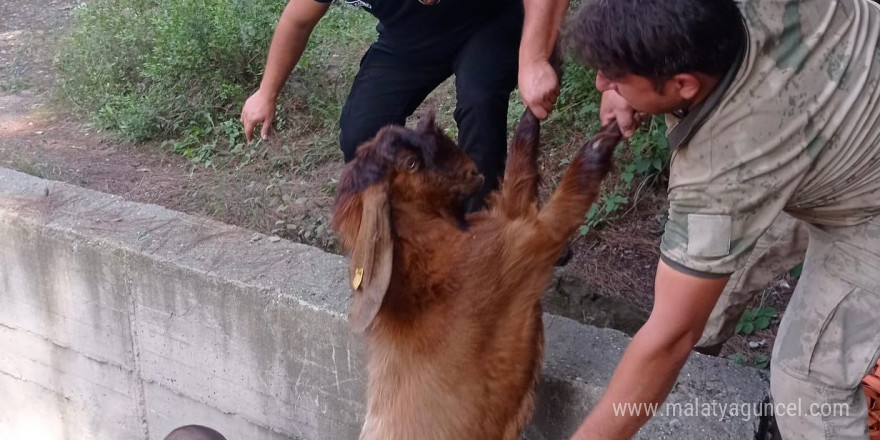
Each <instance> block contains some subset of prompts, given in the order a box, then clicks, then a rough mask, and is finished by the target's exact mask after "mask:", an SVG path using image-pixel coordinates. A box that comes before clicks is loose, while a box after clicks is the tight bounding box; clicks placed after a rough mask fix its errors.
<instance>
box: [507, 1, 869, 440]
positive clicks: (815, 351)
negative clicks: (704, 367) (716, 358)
mask: <svg viewBox="0 0 880 440" xmlns="http://www.w3.org/2000/svg"><path fill="white" fill-rule="evenodd" d="M587 2H588V3H587V4H585V5H584V8H583V9H582V10H581V11H580V12H579V13H578V14H577V15H576V17H575V18H574V20H573V22H572V23H571V27H570V34H571V35H570V36H571V38H572V41H573V43H574V44H573V47H574V48H575V52H576V55H577V56H578V57H579V58H580V59H581V61H582V62H584V63H585V64H588V65H591V66H593V67H595V68H596V69H597V71H598V75H597V80H596V85H597V87H598V88H599V89H600V90H601V91H602V92H603V103H602V111H601V113H602V117H603V122H608V121H610V120H611V119H617V121H618V122H619V123H620V124H621V125H622V127H623V130H624V131H625V133H631V132H632V130H633V128H634V126H635V123H634V122H633V121H634V120H637V119H638V118H637V115H638V114H639V113H647V114H661V113H662V114H667V121H668V123H669V126H670V131H669V134H668V138H669V141H670V145H671V146H672V148H673V153H672V159H671V164H670V182H669V192H668V198H669V221H668V222H667V224H666V230H665V233H664V235H663V238H662V241H661V254H662V257H661V261H660V262H659V264H658V269H657V277H656V281H655V302H654V309H653V311H652V314H651V317H650V318H649V320H648V322H647V323H646V324H645V326H644V327H643V328H642V329H641V330H640V331H639V332H638V334H636V336H635V337H634V338H633V341H632V343H631V344H630V346H629V347H628V348H627V350H626V352H625V353H624V355H623V358H622V359H621V361H620V364H619V365H618V367H617V370H616V371H615V374H614V376H613V377H612V379H611V382H610V383H609V385H608V389H607V391H606V393H605V395H604V396H603V397H602V399H601V400H600V401H599V402H598V404H597V405H596V407H595V408H593V410H592V412H591V413H590V415H589V416H588V417H587V419H586V420H585V422H584V424H583V425H582V426H581V428H580V429H579V430H578V432H577V433H576V434H575V438H578V439H588V438H590V439H593V438H596V439H617V438H629V437H631V436H632V435H634V434H635V433H636V432H637V430H638V429H639V427H640V426H641V425H642V424H644V423H645V421H647V419H648V417H649V416H648V415H646V414H644V413H642V414H638V415H636V414H627V415H620V414H615V412H614V410H613V407H614V404H615V403H621V402H632V403H642V402H644V403H655V402H662V401H664V400H665V398H666V396H667V394H668V393H669V390H670V389H671V387H672V385H673V384H674V382H675V379H676V377H677V375H678V373H679V371H680V369H681V367H682V365H683V364H684V362H685V361H686V359H687V357H688V355H689V353H690V352H691V349H692V348H693V346H694V345H695V344H696V343H697V342H698V341H699V340H700V336H701V334H702V333H703V329H704V326H705V324H706V322H707V320H708V318H709V316H710V313H711V311H712V309H713V307H714V306H715V304H716V302H717V301H718V298H719V296H720V294H721V292H722V290H723V289H724V287H725V285H726V284H727V283H728V280H729V279H730V278H731V274H734V273H735V272H737V271H738V270H740V269H742V268H743V267H744V266H745V265H746V264H747V260H748V259H749V256H750V255H752V256H753V257H754V258H757V259H760V255H759V254H760V253H761V251H760V250H759V251H758V254H755V253H754V252H753V249H754V248H755V246H756V243H757V242H759V241H760V240H761V237H762V235H763V234H764V233H765V232H766V231H767V230H768V228H770V227H771V225H772V224H773V223H774V221H775V220H776V219H777V218H778V217H779V216H780V215H781V214H782V213H783V212H785V214H787V215H790V216H792V217H793V218H795V219H797V220H798V221H800V222H803V224H804V225H805V226H804V227H805V228H806V229H807V230H808V231H809V247H808V250H807V254H806V260H805V263H804V271H803V274H802V276H801V280H800V282H799V283H798V286H797V288H796V290H795V292H794V295H793V297H792V299H791V302H790V303H789V306H788V309H787V311H786V313H785V316H784V317H783V319H782V322H781V324H780V329H779V333H778V336H777V340H776V344H775V346H774V353H773V359H772V365H771V393H772V397H773V399H774V403H775V404H776V409H777V410H780V409H784V410H785V411H782V412H777V414H776V415H777V421H778V423H779V427H780V431H781V432H782V434H783V436H784V437H785V438H791V439H821V438H825V439H832V438H833V439H867V438H868V437H867V420H866V405H865V398H864V395H863V394H862V392H861V390H860V388H859V381H860V380H861V378H862V377H863V376H864V375H865V374H866V373H867V372H868V370H869V368H870V367H871V366H872V365H873V364H874V363H875V361H876V359H877V357H878V352H880V87H878V84H880V43H878V40H880V5H878V4H876V3H874V2H871V1H869V0H745V1H744V2H742V3H740V4H737V3H735V2H734V1H733V0H712V1H706V0H587ZM552 3H565V1H564V0H555V1H553V2H552ZM550 9H552V8H549V7H548V8H545V10H544V11H545V12H546V11H547V10H550ZM553 10H554V11H558V10H559V9H558V8H557V9H553ZM562 10H564V8H562ZM535 11H537V9H532V10H530V9H529V5H528V4H527V5H526V24H527V25H528V23H529V21H530V19H531V20H536V19H535V18H534V15H535V13H536V12H535ZM539 12H540V11H539ZM530 15H531V18H530ZM527 28H528V26H527ZM527 37H528V35H527V34H524V38H527ZM526 96H538V97H541V96H544V97H545V98H546V99H543V100H542V99H535V100H529V99H526ZM548 96H549V98H547V97H548ZM552 98H553V95H552V93H542V92H541V91H540V90H538V91H535V90H532V91H531V92H529V93H528V94H524V100H525V101H526V104H527V105H529V106H530V107H532V106H536V107H544V108H545V109H546V106H547V102H550V104H551V105H552ZM637 112H638V113H637ZM769 241H771V242H772V240H769ZM646 372H650V374H646ZM733 403H735V402H733Z"/></svg>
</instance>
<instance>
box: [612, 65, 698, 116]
mask: <svg viewBox="0 0 880 440" xmlns="http://www.w3.org/2000/svg"><path fill="white" fill-rule="evenodd" d="M676 86H677V84H676V83H675V81H674V80H669V81H667V82H665V83H664V84H663V87H662V88H660V90H658V89H657V87H656V85H655V84H654V82H653V81H651V80H649V79H648V78H645V77H643V76H638V75H632V74H629V75H625V76H623V77H620V78H617V79H614V80H612V79H609V78H608V77H606V76H605V75H604V74H602V71H599V72H598V73H597V75H596V88H597V89H599V91H600V92H606V91H609V90H614V91H616V92H617V93H618V94H619V95H620V96H622V97H623V99H626V100H627V101H628V102H629V104H630V105H631V106H632V108H634V109H635V110H636V111H638V112H642V113H647V114H652V115H655V114H661V113H671V112H674V111H676V110H679V109H681V108H685V107H687V106H688V101H687V100H686V99H684V98H683V97H682V96H681V94H680V93H679V90H678V88H677V87H676Z"/></svg>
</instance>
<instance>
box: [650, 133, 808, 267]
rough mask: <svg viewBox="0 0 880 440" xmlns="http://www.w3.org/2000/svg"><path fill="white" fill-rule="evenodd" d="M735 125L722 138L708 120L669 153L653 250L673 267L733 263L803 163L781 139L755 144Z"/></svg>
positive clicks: (776, 208) (789, 190) (778, 207)
mask: <svg viewBox="0 0 880 440" xmlns="http://www.w3.org/2000/svg"><path fill="white" fill-rule="evenodd" d="M741 128H742V127H740V130H731V133H730V134H729V135H728V134H727V133H723V132H722V133H717V132H716V133H712V132H713V131H716V130H714V129H713V128H712V126H711V125H710V126H708V127H704V128H703V129H702V130H701V131H706V132H707V133H705V134H698V135H696V136H695V137H694V138H693V139H692V141H691V142H689V145H688V146H683V147H681V148H678V149H676V150H675V153H674V155H673V158H672V163H671V166H670V182H669V193H668V199H669V218H668V220H667V223H666V229H665V232H664V234H663V238H662V240H661V244H660V250H661V255H662V258H663V261H664V262H666V263H667V264H669V265H670V266H672V267H673V268H675V269H676V270H678V271H680V272H684V273H688V274H691V275H695V276H700V277H704V278H705V277H720V276H725V275H729V274H731V273H733V272H735V271H736V270H737V269H739V268H741V267H742V266H743V265H744V264H745V262H746V259H747V258H748V254H749V252H750V251H751V249H752V247H754V245H755V243H756V242H757V240H758V238H759V237H760V236H761V234H763V233H764V231H765V230H766V229H767V228H768V227H770V225H771V224H772V223H773V220H774V219H775V218H776V216H777V215H778V214H779V213H780V212H781V211H782V210H783V209H784V208H785V206H786V203H787V202H788V200H789V199H790V198H791V195H792V194H793V192H794V190H795V189H796V187H797V186H798V185H799V183H800V180H801V177H802V176H803V174H804V173H803V172H804V170H805V167H806V166H808V163H807V162H805V161H803V160H802V159H803V156H802V155H800V154H799V153H798V152H796V151H792V148H791V146H790V144H787V143H786V142H785V141H784V140H781V139H780V141H781V142H774V141H775V140H776V139H773V137H772V136H770V137H765V138H763V139H761V141H758V139H755V138H754V137H752V136H750V135H748V134H746V133H748V131H744V130H742V129H741ZM751 133H752V134H755V132H754V131H752V132H751ZM768 139H769V141H768Z"/></svg>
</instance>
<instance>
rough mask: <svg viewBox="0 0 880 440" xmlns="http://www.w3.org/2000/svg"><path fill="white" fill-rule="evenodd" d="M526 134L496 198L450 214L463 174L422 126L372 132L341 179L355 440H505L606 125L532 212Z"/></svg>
mask: <svg viewBox="0 0 880 440" xmlns="http://www.w3.org/2000/svg"><path fill="white" fill-rule="evenodd" d="M538 138H539V122H538V120H537V119H536V118H535V117H534V116H533V115H532V114H531V112H529V111H528V110H527V111H526V113H525V114H524V115H523V117H522V119H521V120H520V122H519V125H518V127H517V129H516V133H515V135H514V139H513V142H512V143H511V147H510V152H509V154H508V160H507V167H506V173H505V176H504V180H503V181H502V183H501V189H500V190H499V191H497V192H495V193H493V194H492V195H490V199H489V202H488V207H487V209H485V210H483V211H480V212H476V213H473V214H468V215H467V216H465V215H463V211H462V200H464V199H465V197H466V196H467V195H469V194H471V193H473V192H474V191H476V190H477V188H479V187H480V184H481V183H482V178H481V177H480V176H479V174H478V173H477V171H476V167H475V165H474V163H473V162H472V161H471V160H470V159H469V158H468V157H467V155H465V153H464V152H462V151H461V149H460V148H459V147H458V146H457V145H456V144H455V142H453V141H452V140H451V139H449V138H448V137H447V136H446V135H445V134H444V133H443V131H442V130H441V129H440V128H439V127H437V126H436V125H435V123H434V119H433V115H429V116H427V117H423V118H422V120H421V121H420V123H419V126H418V128H417V129H416V130H410V129H407V128H404V127H399V126H388V127H385V128H383V129H382V130H381V131H380V132H379V133H378V134H377V135H376V136H375V137H374V138H373V139H372V140H370V141H369V142H367V143H365V144H364V145H362V146H361V147H360V148H359V150H358V152H357V156H356V158H355V159H354V160H353V161H352V162H350V163H349V164H348V165H347V166H346V168H345V169H344V170H343V172H342V177H341V179H340V184H339V187H338V193H337V199H336V204H335V206H334V212H333V227H334V229H335V230H336V232H337V234H338V235H339V237H340V238H341V242H342V246H343V249H344V250H345V251H346V253H348V254H349V256H350V271H349V272H350V273H349V275H350V281H351V283H352V286H351V287H352V290H353V302H352V308H351V312H350V316H349V318H350V321H351V324H352V326H353V328H354V329H355V331H358V332H365V336H366V343H367V350H368V358H369V359H368V365H367V369H368V377H369V383H368V388H367V415H366V420H365V423H364V426H363V430H362V432H361V436H360V438H361V439H362V440H378V439H382V440H403V439H413V440H415V439H418V440H430V439H437V440H440V439H444V440H445V439H450V440H451V439H455V440H460V439H487V440H492V439H502V440H515V439H516V438H517V437H518V436H519V434H520V432H521V431H522V429H523V427H524V426H525V424H526V422H527V421H528V419H529V417H530V416H531V413H532V410H533V408H534V389H535V385H536V383H537V380H538V377H539V373H540V368H541V363H542V359H543V344H544V336H543V325H542V321H541V303H540V298H541V294H542V293H543V292H544V291H545V289H546V288H547V286H548V283H549V279H550V277H551V275H552V272H553V265H554V262H555V261H556V259H557V258H558V257H559V256H560V254H561V253H562V251H563V249H564V246H565V243H566V241H567V240H568V238H569V237H570V236H571V235H572V234H573V233H574V232H575V230H576V229H577V227H578V226H579V225H580V224H581V222H582V221H583V219H584V215H585V214H586V212H587V210H588V209H589V207H590V205H591V204H592V203H593V201H594V199H595V198H596V195H597V193H598V191H599V188H600V184H601V181H602V179H603V178H604V176H605V175H606V174H607V172H608V170H609V168H610V166H611V156H612V152H613V150H614V147H615V146H616V145H617V143H618V142H619V141H620V131H619V129H618V128H617V125H616V124H612V125H609V126H608V127H605V128H604V129H603V130H602V131H601V132H600V133H599V134H598V135H597V136H596V137H594V138H593V139H592V140H590V141H588V142H587V143H586V144H585V145H584V146H583V147H581V149H580V150H579V151H578V153H577V154H576V156H575V157H574V160H573V161H572V162H571V165H570V166H569V167H568V170H567V171H566V173H565V175H564V177H563V179H562V182H561V183H560V185H559V186H558V188H557V189H556V191H555V192H554V193H553V195H552V196H551V197H550V200H549V201H548V202H547V204H546V206H544V207H543V209H541V208H539V206H538V185H539V178H540V176H539V172H538V164H537V160H538V150H539V148H538V147H539V145H538Z"/></svg>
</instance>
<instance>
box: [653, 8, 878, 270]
mask: <svg viewBox="0 0 880 440" xmlns="http://www.w3.org/2000/svg"><path fill="white" fill-rule="evenodd" d="M741 10H742V11H743V16H744V19H745V20H744V23H745V26H744V27H745V29H744V33H745V34H746V35H747V37H746V38H745V40H744V41H747V43H746V44H745V46H744V48H743V53H742V57H741V61H740V62H739V63H736V65H735V66H734V68H733V69H732V70H731V71H730V72H729V73H728V75H727V76H726V77H725V78H723V79H722V81H721V83H720V84H719V86H717V87H716V89H715V90H713V92H712V94H711V95H710V96H709V97H708V98H707V99H706V100H705V101H704V102H703V103H701V104H700V105H699V106H698V107H696V108H694V109H692V110H691V111H690V112H689V114H688V115H686V116H684V118H682V119H678V118H676V117H674V116H671V115H668V116H667V122H668V123H669V125H670V130H669V132H668V138H669V141H670V144H671V145H672V147H673V148H674V150H673V155H672V161H671V165H670V182H669V220H668V222H667V224H666V230H665V233H664V235H663V239H662V244H661V251H662V255H663V259H664V261H666V262H667V264H670V265H672V266H673V267H676V268H677V269H679V270H682V271H685V272H687V273H691V274H695V275H701V276H711V275H715V274H719V275H722V274H730V273H732V272H734V271H735V270H737V269H738V268H740V267H741V266H742V265H743V264H744V263H745V260H746V257H747V256H748V252H749V250H750V249H751V248H752V246H754V244H755V242H756V241H757V239H758V237H759V236H760V235H761V234H762V233H763V232H764V231H765V230H766V229H767V228H768V227H769V226H770V224H771V223H772V222H773V220H774V219H775V218H776V216H777V214H779V212H780V211H783V210H784V211H786V212H787V213H789V214H791V215H793V216H794V217H797V218H799V219H802V220H805V221H808V222H810V223H813V224H817V225H827V226H849V225H854V224H859V223H862V222H865V221H867V220H869V219H870V218H872V217H874V216H877V215H878V214H880V88H878V83H880V44H878V40H880V5H878V4H877V3H874V2H872V1H869V0H745V1H744V2H742V4H741Z"/></svg>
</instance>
